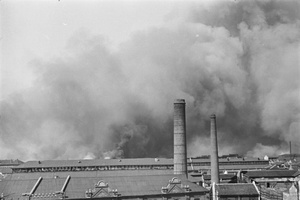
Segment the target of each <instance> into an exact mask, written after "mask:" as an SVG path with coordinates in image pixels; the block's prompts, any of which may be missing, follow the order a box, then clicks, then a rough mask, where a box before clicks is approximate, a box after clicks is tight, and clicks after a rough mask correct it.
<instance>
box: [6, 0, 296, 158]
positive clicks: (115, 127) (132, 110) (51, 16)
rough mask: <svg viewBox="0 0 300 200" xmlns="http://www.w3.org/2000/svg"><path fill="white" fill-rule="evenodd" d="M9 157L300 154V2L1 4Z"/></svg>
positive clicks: (50, 0) (51, 0)
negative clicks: (177, 139) (178, 107)
mask: <svg viewBox="0 0 300 200" xmlns="http://www.w3.org/2000/svg"><path fill="white" fill-rule="evenodd" d="M0 14H1V16H0V20H1V21H0V23H1V27H0V28H1V33H0V34H1V40H0V48H1V52H0V59H1V63H0V64H1V71H0V73H1V74H0V78H1V80H0V84H1V85H0V101H1V102H0V114H1V118H0V159H1V158H19V159H21V160H29V159H71V158H74V159H75V158H76V159H78V158H84V157H88V158H101V157H105V156H111V157H172V152H173V148H172V143H173V136H172V135H173V134H172V132H173V121H172V116H173V101H174V99H176V98H184V99H186V102H187V126H188V127H187V131H188V135H187V141H188V155H189V156H198V155H203V154H208V153H209V142H208V141H209V116H210V115H211V114H212V113H215V114H216V115H217V123H218V137H219V146H220V151H219V152H220V154H228V153H241V154H244V155H248V156H263V155H265V154H268V155H276V154H280V153H286V152H287V151H288V150H289V147H288V144H289V141H292V150H293V152H295V153H299V151H300V146H299V145H298V144H299V143H300V134H299V130H300V105H299V104H300V84H299V77H300V64H299V58H300V49H299V45H300V31H299V30H300V3H299V1H297V0H287V1H281V0H214V1H208V0H207V1H205V0H200V1H179V0H178V1H174V0H163V1H158V0H142V1H137V0H136V1H129V0H123V1H122V0H115V1H109V0H102V1H96V0H60V1H57V0H42V1H40V0H39V1H38V0H28V1H27V0H26V1H21V0H1V1H0Z"/></svg>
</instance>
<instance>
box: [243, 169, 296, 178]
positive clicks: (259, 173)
mask: <svg viewBox="0 0 300 200" xmlns="http://www.w3.org/2000/svg"><path fill="white" fill-rule="evenodd" d="M296 172H297V171H296V170H256V171H248V172H246V173H244V175H245V176H247V177H249V178H263V177H264V178H283V177H285V178H288V177H295V175H296Z"/></svg>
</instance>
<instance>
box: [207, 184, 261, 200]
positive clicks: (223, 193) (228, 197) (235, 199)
mask: <svg viewBox="0 0 300 200" xmlns="http://www.w3.org/2000/svg"><path fill="white" fill-rule="evenodd" d="M211 199H212V200H259V199H260V195H259V190H258V188H257V187H256V186H255V184H251V183H226V184H224V183H219V184H214V185H213V187H212V189H211Z"/></svg>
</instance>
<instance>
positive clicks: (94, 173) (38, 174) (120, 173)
mask: <svg viewBox="0 0 300 200" xmlns="http://www.w3.org/2000/svg"><path fill="white" fill-rule="evenodd" d="M173 173H174V171H173V170H114V171H78V172H34V173H13V174H12V175H11V176H10V179H12V180H19V179H38V178H39V177H44V178H54V177H59V178H61V177H67V176H68V175H70V176H71V177H107V176H141V175H143V176H148V175H166V174H173Z"/></svg>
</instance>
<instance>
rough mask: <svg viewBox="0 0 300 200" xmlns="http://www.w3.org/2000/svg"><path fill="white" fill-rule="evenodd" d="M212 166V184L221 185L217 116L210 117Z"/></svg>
mask: <svg viewBox="0 0 300 200" xmlns="http://www.w3.org/2000/svg"><path fill="white" fill-rule="evenodd" d="M210 146H211V154H210V165H211V184H213V183H219V182H220V178H219V157H218V138H217V122H216V115H215V114H212V115H211V116H210Z"/></svg>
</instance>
